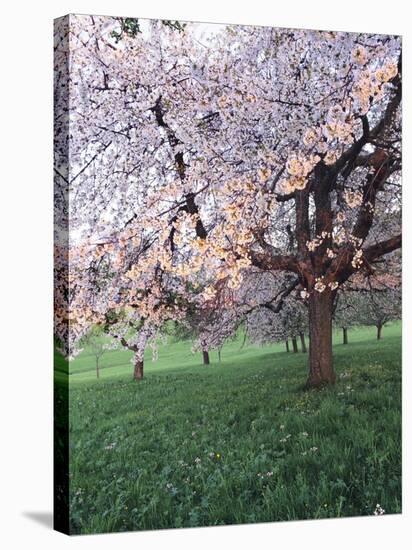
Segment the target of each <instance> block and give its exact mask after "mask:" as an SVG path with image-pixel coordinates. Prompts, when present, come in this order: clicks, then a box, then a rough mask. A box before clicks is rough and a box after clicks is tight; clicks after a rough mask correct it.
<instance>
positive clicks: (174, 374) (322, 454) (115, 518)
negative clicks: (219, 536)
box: [55, 323, 401, 533]
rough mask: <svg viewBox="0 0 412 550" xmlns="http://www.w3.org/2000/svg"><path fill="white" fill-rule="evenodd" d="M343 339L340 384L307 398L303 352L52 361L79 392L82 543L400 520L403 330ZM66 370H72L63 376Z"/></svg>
mask: <svg viewBox="0 0 412 550" xmlns="http://www.w3.org/2000/svg"><path fill="white" fill-rule="evenodd" d="M349 342H350V343H349V345H346V346H344V345H342V344H341V333H337V334H336V335H335V346H334V356H335V368H336V371H337V377H338V380H337V384H336V386H335V387H334V388H332V389H324V390H321V391H313V390H312V391H305V390H304V389H303V384H304V382H305V380H306V361H307V356H306V355H305V354H302V353H299V354H293V353H286V351H285V347H284V345H273V346H264V347H257V346H252V345H249V344H246V345H245V346H244V347H242V338H241V336H239V338H238V339H237V340H234V341H232V342H228V343H227V344H226V345H225V346H224V347H223V350H222V361H221V362H220V363H219V362H218V358H217V353H214V352H211V354H210V355H211V361H212V364H211V365H210V366H203V365H202V363H201V354H195V355H193V354H192V353H191V344H190V342H172V341H170V342H169V343H168V344H167V345H161V346H160V348H159V357H158V360H157V361H156V362H152V361H151V354H150V353H148V354H147V359H146V365H145V379H144V380H143V381H142V382H140V383H137V382H135V381H134V380H133V379H132V370H133V367H132V364H131V363H130V359H131V354H130V353H128V352H125V351H122V350H116V351H110V352H107V353H106V354H105V355H104V356H103V358H102V360H101V369H100V379H99V380H97V379H96V373H95V366H94V358H93V356H91V355H90V354H89V353H88V350H87V349H85V350H84V351H83V352H82V354H81V355H80V356H78V357H77V358H76V359H75V360H74V361H72V362H70V364H69V366H68V367H67V364H66V363H65V362H64V361H63V360H59V361H57V362H56V371H55V376H56V381H57V384H59V383H62V382H64V380H65V379H67V377H68V379H69V385H70V403H69V410H70V515H71V531H72V533H93V532H101V533H103V532H113V531H126V530H141V529H160V528H172V527H194V526H205V525H223V524H237V523H249V522H268V521H285V520H296V519H308V518H312V519H313V518H327V517H340V516H358V515H373V514H374V512H375V510H376V505H377V504H379V505H380V506H381V507H382V508H383V509H384V510H385V512H386V513H387V514H391V513H399V512H400V511H401V326H400V323H393V324H391V325H390V326H388V327H385V328H384V330H383V339H382V340H381V341H377V340H376V332H375V329H373V328H360V329H356V330H351V331H349ZM67 368H68V370H69V372H68V373H67Z"/></svg>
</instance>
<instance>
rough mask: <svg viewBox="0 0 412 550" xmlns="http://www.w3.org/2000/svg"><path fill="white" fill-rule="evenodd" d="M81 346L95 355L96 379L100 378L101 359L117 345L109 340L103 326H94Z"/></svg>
mask: <svg viewBox="0 0 412 550" xmlns="http://www.w3.org/2000/svg"><path fill="white" fill-rule="evenodd" d="M80 345H86V346H87V347H88V351H89V352H90V353H91V354H92V355H93V357H94V359H95V365H96V378H100V359H101V358H102V357H103V355H104V354H105V353H106V352H107V351H109V350H113V349H116V347H117V346H116V343H115V342H113V340H111V339H109V338H107V336H106V335H105V334H104V332H103V330H102V328H101V326H98V325H96V326H93V327H92V328H91V329H90V330H89V332H88V333H87V334H86V336H84V337H83V338H82V340H81V342H80Z"/></svg>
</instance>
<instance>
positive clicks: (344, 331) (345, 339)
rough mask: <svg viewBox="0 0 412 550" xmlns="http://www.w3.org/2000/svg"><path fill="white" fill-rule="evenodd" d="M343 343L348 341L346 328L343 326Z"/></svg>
mask: <svg viewBox="0 0 412 550" xmlns="http://www.w3.org/2000/svg"><path fill="white" fill-rule="evenodd" d="M342 330H343V343H344V344H347V343H348V329H347V328H346V327H343V329H342Z"/></svg>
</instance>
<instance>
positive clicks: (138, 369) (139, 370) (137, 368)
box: [133, 357, 144, 380]
mask: <svg viewBox="0 0 412 550" xmlns="http://www.w3.org/2000/svg"><path fill="white" fill-rule="evenodd" d="M143 366H144V365H143V361H142V360H141V359H139V358H137V357H136V359H135V362H134V373H133V378H134V379H135V380H142V378H143Z"/></svg>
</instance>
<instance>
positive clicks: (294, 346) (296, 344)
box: [292, 336, 299, 353]
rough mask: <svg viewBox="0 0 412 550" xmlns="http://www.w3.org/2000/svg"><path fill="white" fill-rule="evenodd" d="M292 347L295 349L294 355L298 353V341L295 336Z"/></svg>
mask: <svg viewBox="0 0 412 550" xmlns="http://www.w3.org/2000/svg"><path fill="white" fill-rule="evenodd" d="M292 347H293V353H298V351H299V350H298V341H297V340H296V338H295V337H294V336H293V338H292Z"/></svg>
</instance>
